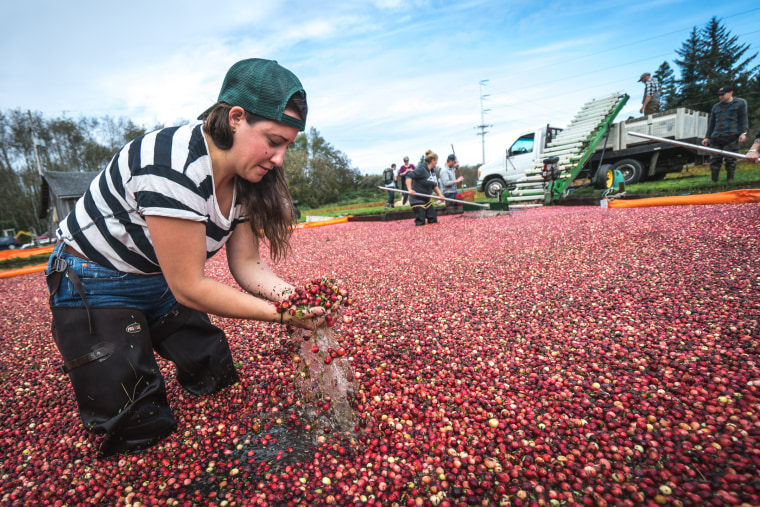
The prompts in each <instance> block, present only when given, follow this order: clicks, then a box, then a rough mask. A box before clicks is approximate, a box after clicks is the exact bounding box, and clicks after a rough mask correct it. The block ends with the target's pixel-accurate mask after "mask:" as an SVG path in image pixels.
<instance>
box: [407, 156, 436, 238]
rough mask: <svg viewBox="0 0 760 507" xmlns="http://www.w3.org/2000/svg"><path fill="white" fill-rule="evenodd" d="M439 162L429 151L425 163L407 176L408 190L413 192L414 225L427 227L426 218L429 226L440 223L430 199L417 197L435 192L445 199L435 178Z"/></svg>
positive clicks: (410, 198)
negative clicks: (436, 166)
mask: <svg viewBox="0 0 760 507" xmlns="http://www.w3.org/2000/svg"><path fill="white" fill-rule="evenodd" d="M437 162H438V155H436V154H435V153H433V152H432V151H431V150H428V151H427V152H425V163H424V164H420V166H419V167H417V168H416V169H415V170H414V171H412V172H410V173H407V175H406V189H407V190H408V191H409V192H411V196H410V197H409V204H411V206H412V211H414V225H425V219H426V218H427V223H429V224H434V223H436V222H438V213H437V212H436V210H435V207H434V206H433V201H432V200H430V198H429V197H421V196H419V195H417V193H420V194H427V195H432V194H433V192H435V193H436V194H438V195H439V196H440V197H441V199H443V198H444V197H443V194H442V193H441V189H440V188H438V180H437V178H436V177H435V165H436V163H437Z"/></svg>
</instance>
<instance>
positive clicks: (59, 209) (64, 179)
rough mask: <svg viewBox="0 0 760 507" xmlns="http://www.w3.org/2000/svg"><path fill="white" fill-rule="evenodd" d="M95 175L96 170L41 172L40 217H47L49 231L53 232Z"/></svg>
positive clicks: (96, 173)
mask: <svg viewBox="0 0 760 507" xmlns="http://www.w3.org/2000/svg"><path fill="white" fill-rule="evenodd" d="M97 175H98V172H97V171H95V172H73V171H72V172H68V171H67V172H61V171H45V172H44V173H43V174H42V188H41V189H40V195H41V196H42V207H41V208H40V218H44V219H47V227H48V231H49V232H51V233H54V232H55V230H56V229H57V228H58V222H59V221H61V220H63V218H64V217H65V216H66V215H68V214H69V211H71V210H72V209H73V208H74V205H75V204H76V202H77V200H78V199H79V198H80V197H82V196H83V195H84V193H85V192H86V191H87V188H88V187H89V186H90V183H91V182H92V180H93V179H95V176H97ZM51 236H52V234H51Z"/></svg>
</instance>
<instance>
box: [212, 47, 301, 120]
mask: <svg viewBox="0 0 760 507" xmlns="http://www.w3.org/2000/svg"><path fill="white" fill-rule="evenodd" d="M296 93H301V94H303V97H304V100H305V99H306V91H305V90H304V89H303V86H302V85H301V81H299V80H298V78H297V77H296V76H295V74H293V73H292V72H291V71H289V70H288V69H286V68H285V67H282V66H281V65H280V64H279V63H277V62H276V61H274V60H263V59H261V58H249V59H247V60H241V61H239V62H237V63H236V64H235V65H233V66H232V67H230V70H228V71H227V75H226V76H225V77H224V82H223V83H222V89H221V91H220V92H219V99H218V100H217V102H225V103H227V104H229V105H231V106H240V107H242V108H243V109H245V110H246V111H248V112H249V113H252V114H255V115H257V116H261V117H263V118H267V119H269V120H274V121H277V122H280V123H283V124H285V125H288V126H289V127H295V128H297V129H298V130H304V128H305V127H306V118H304V119H303V120H300V119H298V118H296V117H294V116H290V115H288V114H285V106H286V105H287V103H288V101H289V100H290V98H291V97H292V96H293V95H295V94H296ZM212 107H213V106H212ZM210 110H211V108H209V109H208V110H207V111H206V112H204V113H203V114H202V115H201V117H202V116H204V115H205V114H206V113H208V112H209V111H210Z"/></svg>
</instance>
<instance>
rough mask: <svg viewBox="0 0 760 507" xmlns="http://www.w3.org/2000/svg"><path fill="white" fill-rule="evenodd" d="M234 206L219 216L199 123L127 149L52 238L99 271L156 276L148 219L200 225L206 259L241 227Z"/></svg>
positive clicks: (159, 132) (142, 140) (146, 137)
mask: <svg viewBox="0 0 760 507" xmlns="http://www.w3.org/2000/svg"><path fill="white" fill-rule="evenodd" d="M232 202H233V203H235V204H233V207H232V210H231V211H230V212H229V213H222V212H220V210H219V206H218V205H217V201H216V197H215V195H214V179H213V173H212V170H211V158H210V156H209V152H208V147H207V146H206V140H205V138H204V136H203V132H202V130H201V123H193V124H190V125H184V126H181V127H169V128H165V129H161V130H157V131H155V132H151V133H149V134H146V135H144V136H142V137H139V138H137V139H135V140H133V141H131V142H129V143H128V144H127V145H125V146H124V147H123V148H122V149H121V150H120V151H119V152H118V153H117V154H116V155H115V156H114V157H113V159H111V162H110V163H109V164H108V166H107V167H106V168H105V169H104V170H103V171H101V172H100V173H99V174H98V175H97V176H96V177H95V179H94V180H93V181H92V183H90V187H89V189H88V190H87V192H86V193H85V194H84V195H83V196H82V197H81V198H80V199H79V200H78V201H77V203H76V206H75V207H74V209H73V210H72V211H71V212H70V213H69V214H68V215H67V216H66V218H64V219H63V220H62V221H61V222H60V224H59V229H58V231H57V235H58V237H59V238H61V239H63V240H64V242H65V243H66V244H68V245H71V246H72V247H74V248H75V249H76V250H77V251H79V252H80V253H82V254H84V256H85V257H87V258H88V259H90V260H91V261H94V262H96V263H98V264H100V265H102V266H105V267H108V268H111V269H116V270H118V271H122V272H126V273H138V274H155V273H160V272H161V268H160V267H159V265H158V260H157V259H156V253H155V251H154V250H153V244H152V242H151V239H150V233H149V231H148V226H147V224H146V222H145V218H144V217H145V216H146V215H155V216H162V217H172V218H180V219H184V220H192V221H194V222H204V223H205V224H206V255H207V258H210V257H211V256H212V255H214V254H215V253H216V252H217V251H219V250H220V249H221V248H222V246H224V244H225V243H226V242H227V239H228V238H229V235H230V234H231V233H232V230H233V229H234V228H235V226H236V225H237V224H238V223H240V222H243V221H245V219H244V217H243V213H244V211H243V208H242V206H240V205H239V204H237V199H236V198H235V196H234V195H233V199H232ZM226 214H228V215H229V218H227V217H226V216H225V215H226Z"/></svg>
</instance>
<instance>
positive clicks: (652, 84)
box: [641, 77, 660, 103]
mask: <svg viewBox="0 0 760 507" xmlns="http://www.w3.org/2000/svg"><path fill="white" fill-rule="evenodd" d="M647 97H652V98H651V100H656V101H657V102H659V101H660V82H659V81H658V80H656V79H655V78H653V77H651V78H649V79H648V80H647V82H646V83H644V99H643V100H642V101H641V102H642V103H643V102H644V100H646V98H647Z"/></svg>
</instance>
